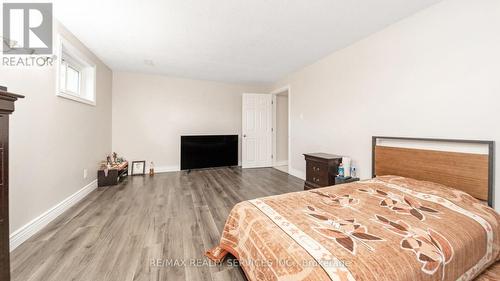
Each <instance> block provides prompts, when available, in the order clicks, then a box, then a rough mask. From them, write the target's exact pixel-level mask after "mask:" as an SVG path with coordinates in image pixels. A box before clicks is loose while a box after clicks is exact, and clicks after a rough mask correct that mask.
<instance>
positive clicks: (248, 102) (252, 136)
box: [241, 94, 273, 168]
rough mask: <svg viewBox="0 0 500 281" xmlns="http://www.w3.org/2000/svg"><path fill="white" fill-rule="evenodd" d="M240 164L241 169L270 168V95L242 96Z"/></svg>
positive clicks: (271, 137) (271, 139) (271, 138)
mask: <svg viewBox="0 0 500 281" xmlns="http://www.w3.org/2000/svg"><path fill="white" fill-rule="evenodd" d="M242 104H243V109H242V113H243V116H242V121H243V124H242V146H241V150H242V151H241V154H242V158H243V159H242V161H241V164H242V166H243V168H258V167H271V166H272V164H273V157H272V141H273V136H272V122H273V119H272V95H269V94H243V103H242Z"/></svg>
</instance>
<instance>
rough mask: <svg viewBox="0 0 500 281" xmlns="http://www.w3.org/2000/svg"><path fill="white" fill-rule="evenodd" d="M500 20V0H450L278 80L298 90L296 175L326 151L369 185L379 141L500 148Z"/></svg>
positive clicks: (499, 168) (499, 196)
mask: <svg viewBox="0 0 500 281" xmlns="http://www.w3.org/2000/svg"><path fill="white" fill-rule="evenodd" d="M499 15H500V1H497V0H477V1H470V0H450V1H443V2H441V3H439V4H437V5H435V6H432V7H430V8H428V9H426V10H424V11H422V12H419V13H418V14H416V15H414V16H412V17H409V18H407V19H405V20H403V21H401V22H399V23H397V24H394V25H392V26H390V27H388V28H386V29H385V30H383V31H380V32H378V33H376V34H374V35H372V36H370V37H368V38H366V39H364V40H362V41H360V42H358V43H356V44H354V45H352V46H350V47H347V48H345V49H343V50H341V51H338V52H335V53H333V54H332V55H330V56H328V57H326V58H324V59H322V60H320V61H318V62H317V63H315V64H313V65H310V66H308V67H306V68H304V69H302V70H300V71H298V72H296V73H293V74H291V75H289V77H287V78H285V79H283V80H282V81H280V82H278V83H276V85H275V87H274V88H280V87H283V86H284V85H290V87H291V95H290V100H291V117H290V118H291V126H292V127H291V132H290V133H291V153H292V155H291V166H292V167H291V169H290V170H291V172H292V173H294V174H296V175H298V176H303V174H304V171H305V162H304V159H303V156H302V153H306V152H316V151H325V152H332V153H337V154H342V155H349V156H351V157H352V158H353V160H354V161H355V164H357V166H358V171H359V173H360V175H361V177H362V178H368V177H370V173H371V171H370V169H371V166H370V163H371V162H370V161H371V136H373V135H388V136H413V137H434V138H460V139H485V140H495V141H497V142H498V141H500V130H499V129H498V121H499V120H500V78H499V77H500V36H499V34H500V16H499ZM495 157H496V159H499V157H500V152H499V150H497V153H496V155H495ZM495 175H496V178H497V179H498V178H500V165H496V168H495ZM496 186H498V184H497V185H496ZM496 202H497V204H496V209H497V210H500V192H496Z"/></svg>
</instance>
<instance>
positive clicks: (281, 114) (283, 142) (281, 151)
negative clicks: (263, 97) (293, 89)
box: [275, 92, 288, 162]
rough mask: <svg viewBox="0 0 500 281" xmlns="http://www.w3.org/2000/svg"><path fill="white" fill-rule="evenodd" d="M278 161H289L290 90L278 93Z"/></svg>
mask: <svg viewBox="0 0 500 281" xmlns="http://www.w3.org/2000/svg"><path fill="white" fill-rule="evenodd" d="M275 129H276V161H278V162H286V161H288V92H287V93H285V94H279V95H276V128H275Z"/></svg>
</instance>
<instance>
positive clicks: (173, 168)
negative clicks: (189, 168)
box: [155, 166, 181, 173]
mask: <svg viewBox="0 0 500 281" xmlns="http://www.w3.org/2000/svg"><path fill="white" fill-rule="evenodd" d="M180 170H181V167H179V166H161V167H155V173H168V172H178V171H180Z"/></svg>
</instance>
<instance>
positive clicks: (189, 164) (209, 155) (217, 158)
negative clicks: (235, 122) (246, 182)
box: [181, 135, 238, 170]
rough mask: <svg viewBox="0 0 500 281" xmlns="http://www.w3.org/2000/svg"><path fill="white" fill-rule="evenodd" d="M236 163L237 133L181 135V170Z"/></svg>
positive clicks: (234, 164)
mask: <svg viewBox="0 0 500 281" xmlns="http://www.w3.org/2000/svg"><path fill="white" fill-rule="evenodd" d="M237 165H238V135H201V136H181V170H191V169H201V168H211V167H225V166H237Z"/></svg>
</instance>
